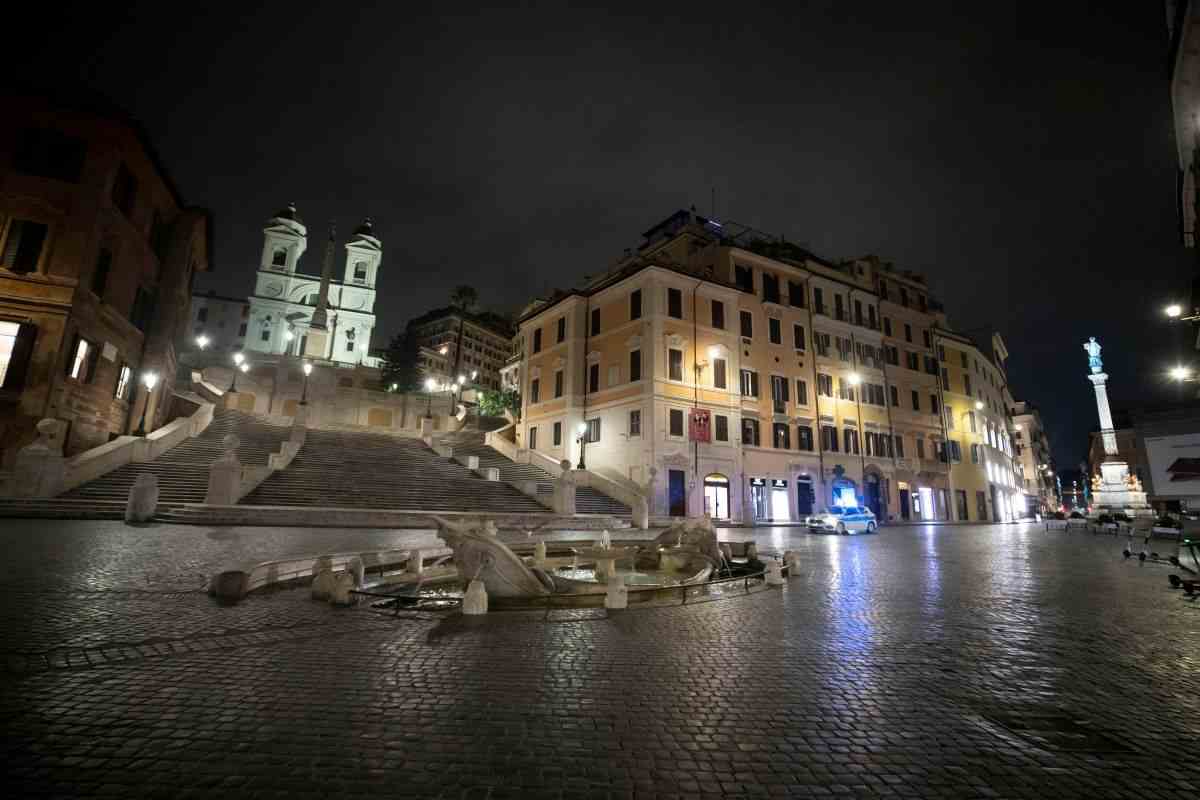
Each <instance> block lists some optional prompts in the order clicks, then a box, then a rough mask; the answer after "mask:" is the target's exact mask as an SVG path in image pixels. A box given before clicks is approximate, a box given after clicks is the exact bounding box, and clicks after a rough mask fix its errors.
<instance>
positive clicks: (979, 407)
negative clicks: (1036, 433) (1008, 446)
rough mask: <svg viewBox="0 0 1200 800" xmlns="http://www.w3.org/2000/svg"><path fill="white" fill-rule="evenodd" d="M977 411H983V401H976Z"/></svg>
mask: <svg viewBox="0 0 1200 800" xmlns="http://www.w3.org/2000/svg"><path fill="white" fill-rule="evenodd" d="M975 410H976V411H983V401H982V400H976V401H975ZM1018 427H1020V426H1018Z"/></svg>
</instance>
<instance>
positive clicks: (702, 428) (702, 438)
mask: <svg viewBox="0 0 1200 800" xmlns="http://www.w3.org/2000/svg"><path fill="white" fill-rule="evenodd" d="M688 438H689V439H690V440H692V441H693V442H711V441H712V415H711V414H710V413H709V411H708V409H707V408H693V409H692V410H691V412H690V413H689V414H688Z"/></svg>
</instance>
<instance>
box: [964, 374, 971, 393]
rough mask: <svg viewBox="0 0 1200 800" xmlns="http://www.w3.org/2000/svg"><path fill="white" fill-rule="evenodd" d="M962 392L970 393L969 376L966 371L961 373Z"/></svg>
mask: <svg viewBox="0 0 1200 800" xmlns="http://www.w3.org/2000/svg"><path fill="white" fill-rule="evenodd" d="M963 394H965V395H968V396H969V395H970V394H971V376H970V375H969V374H968V373H965V372H964V373H963Z"/></svg>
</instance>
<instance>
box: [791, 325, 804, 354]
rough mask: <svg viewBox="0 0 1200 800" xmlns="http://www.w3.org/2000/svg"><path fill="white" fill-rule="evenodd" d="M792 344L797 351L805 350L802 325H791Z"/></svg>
mask: <svg viewBox="0 0 1200 800" xmlns="http://www.w3.org/2000/svg"><path fill="white" fill-rule="evenodd" d="M792 344H793V345H794V346H795V348H796V349H797V350H804V349H806V346H807V345H806V342H805V337H804V326H803V325H793V326H792Z"/></svg>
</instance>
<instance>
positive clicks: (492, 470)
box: [483, 467, 500, 481]
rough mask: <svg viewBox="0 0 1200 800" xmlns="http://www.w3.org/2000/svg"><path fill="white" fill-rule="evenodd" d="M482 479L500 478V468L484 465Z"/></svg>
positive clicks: (494, 479) (492, 479)
mask: <svg viewBox="0 0 1200 800" xmlns="http://www.w3.org/2000/svg"><path fill="white" fill-rule="evenodd" d="M483 479H484V480H487V481H498V480H500V468H499V467H485V468H484V470H483Z"/></svg>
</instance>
